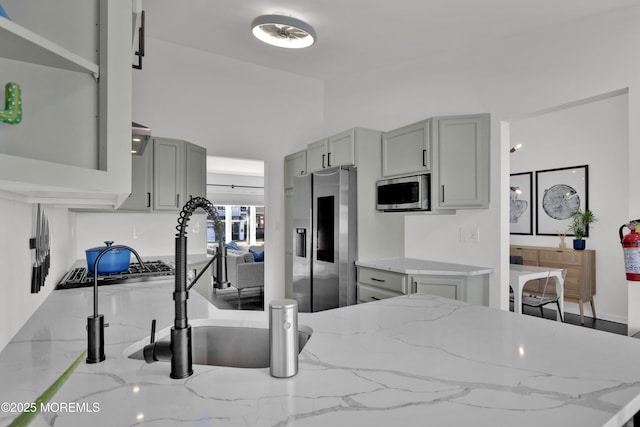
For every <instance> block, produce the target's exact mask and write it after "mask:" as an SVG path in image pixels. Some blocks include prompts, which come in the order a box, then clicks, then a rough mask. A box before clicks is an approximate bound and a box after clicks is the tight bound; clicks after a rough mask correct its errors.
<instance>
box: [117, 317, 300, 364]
mask: <svg viewBox="0 0 640 427" xmlns="http://www.w3.org/2000/svg"><path fill="white" fill-rule="evenodd" d="M312 333H313V331H312V330H311V328H309V327H307V326H304V325H300V326H299V327H298V353H299V352H301V351H302V349H303V348H304V346H305V345H306V344H307V341H309V338H311V334H312ZM159 341H166V342H169V337H168V336H167V337H163V338H161V339H160V340H159ZM191 346H192V347H193V363H194V364H196V365H214V366H228V367H233V368H268V367H269V329H267V328H247V327H235V326H193V327H192V328H191ZM129 358H131V359H140V360H144V357H143V355H142V348H140V349H139V350H137V351H135V352H133V353H132V354H131V355H129Z"/></svg>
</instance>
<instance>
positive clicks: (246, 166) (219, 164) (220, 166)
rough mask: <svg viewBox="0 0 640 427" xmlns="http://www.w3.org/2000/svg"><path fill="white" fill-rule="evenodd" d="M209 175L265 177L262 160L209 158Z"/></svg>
mask: <svg viewBox="0 0 640 427" xmlns="http://www.w3.org/2000/svg"><path fill="white" fill-rule="evenodd" d="M207 173H221V174H229V175H250V176H264V162H263V161H262V160H251V159H237V158H233V157H216V156H207Z"/></svg>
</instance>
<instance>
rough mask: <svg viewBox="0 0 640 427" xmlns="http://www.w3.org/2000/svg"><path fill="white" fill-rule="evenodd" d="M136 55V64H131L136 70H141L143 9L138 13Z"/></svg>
mask: <svg viewBox="0 0 640 427" xmlns="http://www.w3.org/2000/svg"><path fill="white" fill-rule="evenodd" d="M134 55H135V56H137V57H138V64H131V66H132V67H133V68H135V69H136V70H142V57H143V56H144V10H143V11H142V13H141V14H140V27H139V28H138V50H137V51H136V52H135V53H134Z"/></svg>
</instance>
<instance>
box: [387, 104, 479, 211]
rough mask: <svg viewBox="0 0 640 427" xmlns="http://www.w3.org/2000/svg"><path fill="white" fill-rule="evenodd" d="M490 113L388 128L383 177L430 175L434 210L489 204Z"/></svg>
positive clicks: (471, 207) (428, 120) (474, 207)
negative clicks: (392, 128)
mask: <svg viewBox="0 0 640 427" xmlns="http://www.w3.org/2000/svg"><path fill="white" fill-rule="evenodd" d="M489 128H490V116H489V114H474V115H466V116H448V117H434V118H430V119H427V120H423V121H421V122H418V123H413V124H410V125H407V126H403V127H401V128H398V129H394V130H392V131H389V132H385V133H384V134H383V136H382V176H383V177H399V176H407V175H414V174H416V173H429V174H430V175H431V210H432V211H438V210H451V209H476V208H488V207H489V187H490V186H489V146H490V139H489Z"/></svg>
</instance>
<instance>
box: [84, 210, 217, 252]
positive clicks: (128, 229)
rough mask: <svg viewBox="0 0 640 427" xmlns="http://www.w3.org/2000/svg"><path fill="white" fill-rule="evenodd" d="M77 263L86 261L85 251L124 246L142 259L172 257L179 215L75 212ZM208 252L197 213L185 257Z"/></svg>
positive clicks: (189, 230)
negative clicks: (106, 246) (110, 244)
mask: <svg viewBox="0 0 640 427" xmlns="http://www.w3.org/2000/svg"><path fill="white" fill-rule="evenodd" d="M76 224H77V225H76V227H77V238H76V241H77V253H76V259H86V254H85V250H87V249H90V248H95V247H98V246H104V242H105V241H108V240H111V241H113V242H114V244H115V245H127V246H130V247H132V248H133V249H135V251H136V252H138V254H139V255H140V256H141V257H154V256H167V255H171V256H173V255H174V253H175V236H176V233H177V230H176V226H177V225H178V213H154V214H145V213H121V212H118V213H111V212H109V213H86V212H78V213H77V220H76ZM206 252H207V218H206V215H205V213H204V211H202V210H199V211H197V213H196V214H194V215H192V216H191V219H190V220H189V224H188V227H187V253H188V254H189V255H192V254H193V255H198V254H204V253H206Z"/></svg>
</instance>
